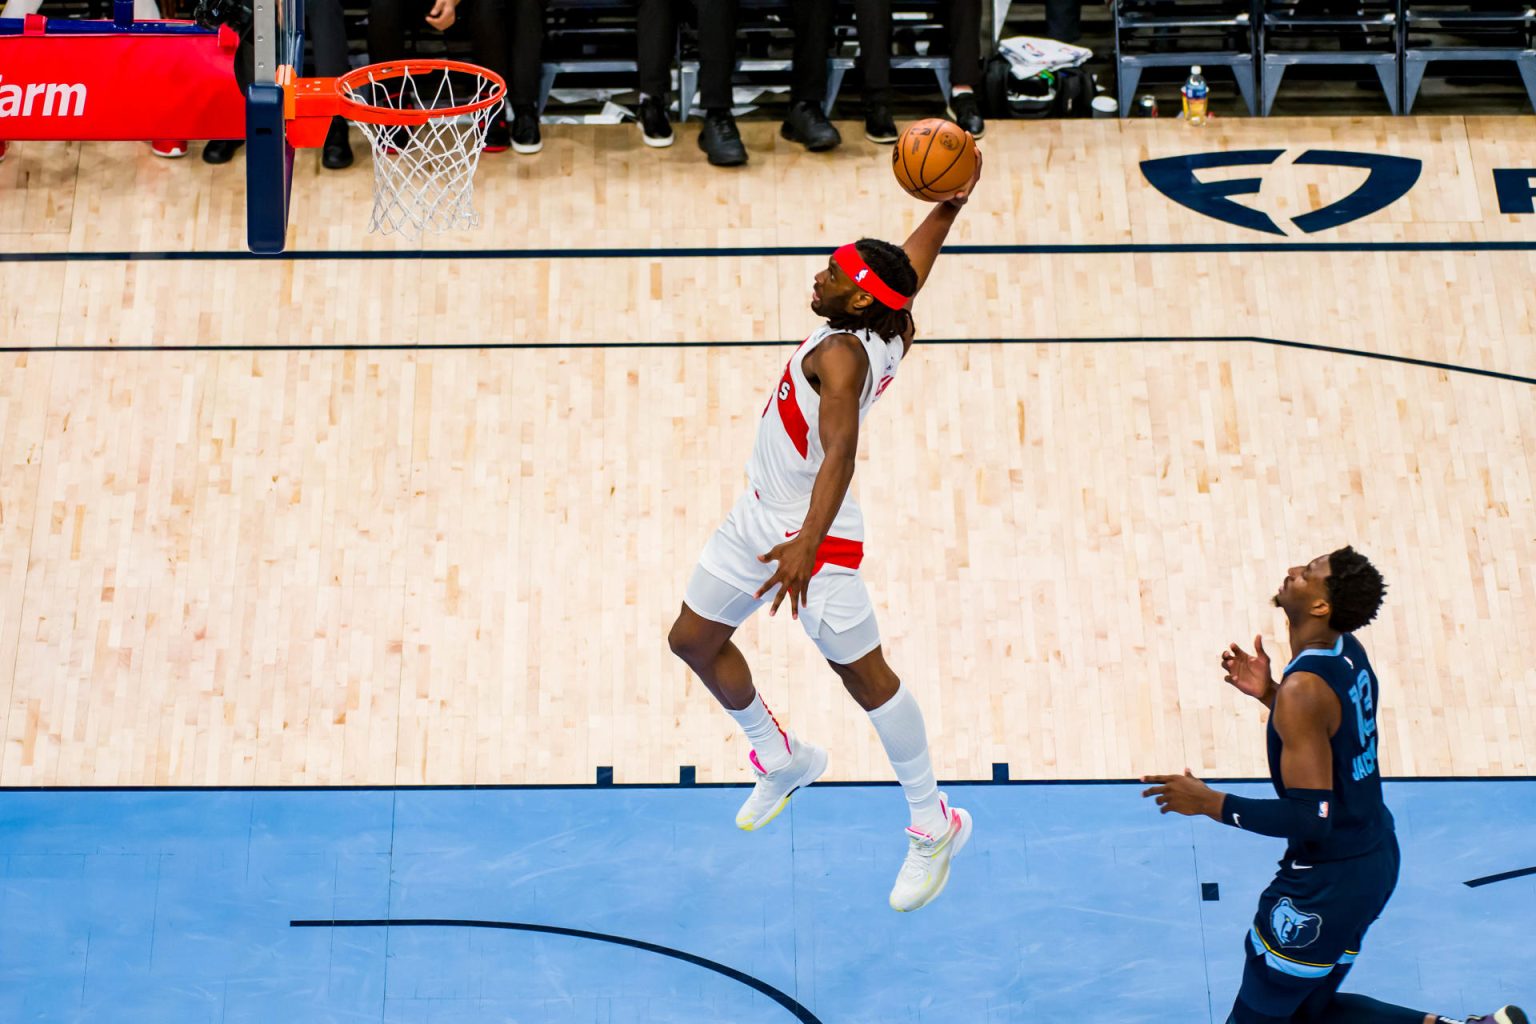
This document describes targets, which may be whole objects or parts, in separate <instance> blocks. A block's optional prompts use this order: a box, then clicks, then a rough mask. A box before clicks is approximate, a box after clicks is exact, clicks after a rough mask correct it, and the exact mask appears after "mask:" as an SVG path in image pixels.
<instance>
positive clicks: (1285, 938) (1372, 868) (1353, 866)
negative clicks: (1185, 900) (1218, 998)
mask: <svg viewBox="0 0 1536 1024" xmlns="http://www.w3.org/2000/svg"><path fill="white" fill-rule="evenodd" d="M1399 860H1400V857H1399V853H1398V848H1397V837H1396V836H1395V835H1394V834H1392V833H1388V835H1387V838H1386V840H1385V841H1384V842H1383V843H1382V844H1381V845H1380V846H1378V847H1377V848H1376V849H1374V850H1372V851H1371V852H1370V853H1366V854H1362V855H1361V856H1359V857H1351V858H1350V859H1348V860H1337V861H1324V862H1321V863H1317V864H1308V863H1306V862H1297V861H1295V860H1292V859H1290V858H1287V859H1285V860H1282V861H1281V862H1280V873H1279V874H1277V875H1276V876H1275V880H1274V881H1273V882H1271V883H1270V884H1269V888H1267V889H1265V890H1264V892H1263V894H1262V895H1260V896H1259V910H1258V913H1257V914H1255V915H1254V918H1253V925H1252V926H1251V927H1250V928H1249V929H1248V935H1247V937H1246V938H1245V939H1244V940H1243V948H1244V950H1245V951H1246V953H1247V955H1248V958H1247V962H1246V963H1245V964H1244V966H1243V984H1242V988H1241V989H1239V990H1238V995H1237V1002H1238V1003H1239V1004H1240V1005H1238V1006H1235V1007H1234V1008H1233V1014H1232V1016H1233V1019H1236V1020H1243V1019H1244V1018H1245V1017H1247V1018H1249V1019H1258V1020H1262V1019H1265V1018H1271V1019H1279V1020H1290V1019H1291V1018H1292V1017H1294V1016H1295V1015H1296V1014H1297V1011H1299V1010H1301V1009H1302V1007H1303V1004H1306V1003H1307V1001H1308V999H1309V998H1310V997H1312V996H1314V995H1316V996H1319V997H1321V998H1323V999H1324V1000H1326V999H1328V998H1331V997H1332V992H1333V991H1334V990H1336V989H1337V988H1338V983H1339V981H1340V980H1341V978H1342V975H1343V973H1344V971H1346V970H1348V968H1349V965H1350V964H1351V963H1353V962H1354V959H1355V957H1356V956H1358V955H1359V954H1360V946H1361V944H1362V943H1363V942H1364V941H1365V933H1366V930H1367V929H1368V928H1370V926H1371V923H1372V922H1373V921H1375V920H1376V918H1377V917H1379V916H1380V915H1381V911H1382V909H1383V908H1384V907H1386V905H1387V900H1388V899H1390V898H1391V896H1392V890H1393V889H1394V888H1395V887H1396V886H1397V871H1398V865H1399ZM1336 969H1338V970H1337V971H1336ZM1244 1008H1247V1009H1248V1010H1251V1011H1255V1013H1254V1014H1246V1015H1245V1014H1242V1013H1241V1012H1240V1011H1241V1010H1242V1009H1244ZM1304 1016H1305V1015H1304Z"/></svg>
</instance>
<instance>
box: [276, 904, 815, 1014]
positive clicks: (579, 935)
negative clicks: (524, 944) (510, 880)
mask: <svg viewBox="0 0 1536 1024" xmlns="http://www.w3.org/2000/svg"><path fill="white" fill-rule="evenodd" d="M288 926H289V927H290V928H494V929H500V930H503V931H515V932H534V933H536V934H540V935H562V936H565V937H567V938H572V939H588V940H591V941H593V942H607V943H610V944H612V945H615V946H628V947H630V948H631V949H639V950H643V951H645V952H647V953H655V954H657V955H658V956H665V957H670V958H672V959H673V960H681V961H682V962H683V963H685V964H692V965H693V966H695V967H702V968H704V969H705V970H706V971H713V972H715V973H716V974H719V975H721V976H723V977H726V978H730V979H731V980H732V981H735V982H738V983H740V984H742V985H745V986H747V987H748V988H750V989H752V990H753V991H754V992H759V993H761V994H762V995H765V996H767V997H768V998H769V999H772V1000H773V1001H774V1002H776V1003H778V1004H779V1005H780V1006H782V1007H784V1009H786V1010H788V1011H789V1012H790V1013H792V1014H794V1016H795V1019H796V1020H798V1021H801V1022H802V1024H821V1020H820V1018H818V1017H817V1016H816V1015H815V1014H814V1013H812V1012H811V1011H810V1010H808V1009H806V1008H805V1007H804V1006H802V1005H801V1004H800V1003H799V1002H798V1001H796V1000H795V998H794V997H793V996H791V995H789V994H788V993H786V992H781V991H780V990H778V989H776V988H774V987H773V986H772V985H770V984H768V983H767V982H766V981H761V980H759V979H757V978H754V977H752V975H750V974H745V973H743V972H741V971H738V970H736V968H734V967H727V966H726V965H725V964H722V963H720V962H718V961H715V960H710V959H707V958H706V957H702V956H695V955H694V954H692V953H685V952H684V951H682V950H680V949H673V948H672V947H670V946H658V945H657V944H656V943H654V942H644V941H642V940H640V939H629V938H625V937H624V936H622V935H607V934H605V933H603V932H589V931H584V930H582V929H580V928H559V927H556V926H554V925H548V924H526V923H523V922H520V921H470V920H458V919H454V918H432V917H407V918H397V919H393V920H391V919H388V918H374V919H370V920H352V921H289V922H288Z"/></svg>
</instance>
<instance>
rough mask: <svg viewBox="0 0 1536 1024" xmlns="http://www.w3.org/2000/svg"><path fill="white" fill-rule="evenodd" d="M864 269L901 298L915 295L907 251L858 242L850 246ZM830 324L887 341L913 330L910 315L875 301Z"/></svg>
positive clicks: (873, 241)
mask: <svg viewBox="0 0 1536 1024" xmlns="http://www.w3.org/2000/svg"><path fill="white" fill-rule="evenodd" d="M853 245H854V248H855V249H857V250H858V251H859V258H860V259H862V260H863V261H864V264H865V266H867V267H869V269H870V270H872V271H874V273H875V276H876V277H878V278H880V280H882V281H884V282H885V283H886V284H888V285H890V286H891V288H893V289H895V290H896V291H898V292H900V293H901V294H902V295H912V294H914V293H915V292H916V291H917V271H916V270H914V269H912V261H911V260H910V259H908V258H907V253H906V250H905V249H903V248H902V247H901V246H899V245H892V244H891V243H890V242H882V241H880V240H879V239H878V238H861V239H859V240H858V241H857V242H855V243H853ZM829 322H830V323H831V324H832V326H833V327H835V328H837V329H838V330H842V331H870V332H872V333H874V334H876V335H879V336H880V337H882V338H884V339H886V340H887V341H890V340H892V339H895V338H900V337H901V336H902V335H904V334H906V333H907V330H908V328H910V327H911V326H912V314H911V313H910V312H908V311H907V310H905V309H892V308H891V307H889V306H887V305H886V304H885V303H883V302H881V301H880V300H879V299H876V300H875V301H874V302H871V303H870V304H869V305H868V306H865V307H864V308H863V309H862V310H859V311H858V312H856V313H847V314H843V315H840V316H835V317H831V318H830V320H829Z"/></svg>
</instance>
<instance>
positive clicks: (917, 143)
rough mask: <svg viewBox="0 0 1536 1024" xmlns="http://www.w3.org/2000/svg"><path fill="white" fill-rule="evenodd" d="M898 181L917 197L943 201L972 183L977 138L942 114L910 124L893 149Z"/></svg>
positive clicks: (934, 201)
mask: <svg viewBox="0 0 1536 1024" xmlns="http://www.w3.org/2000/svg"><path fill="white" fill-rule="evenodd" d="M891 169H892V170H893V171H895V172H896V181H897V182H898V183H899V184H900V185H901V187H902V188H904V189H906V191H907V194H908V195H910V196H912V197H913V198H914V199H922V200H925V201H927V202H930V203H942V202H944V201H945V200H946V199H949V198H950V197H952V196H953V195H954V194H955V193H956V192H959V191H960V190H961V189H963V188H965V187H966V186H967V185H969V184H970V183H971V177H972V176H973V175H974V174H975V173H976V140H975V139H973V138H972V137H971V133H970V132H968V131H966V130H965V129H964V128H961V127H960V126H959V125H957V124H955V123H954V122H953V121H946V120H944V119H943V118H939V117H930V118H928V119H927V120H926V121H918V122H916V123H914V124H911V125H908V126H907V130H906V131H904V132H902V133H901V139H900V140H899V141H898V142H897V143H896V148H895V149H894V150H892V152H891Z"/></svg>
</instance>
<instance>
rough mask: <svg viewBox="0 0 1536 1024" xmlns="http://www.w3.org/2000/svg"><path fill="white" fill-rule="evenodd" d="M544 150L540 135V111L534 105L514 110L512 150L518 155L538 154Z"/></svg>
mask: <svg viewBox="0 0 1536 1024" xmlns="http://www.w3.org/2000/svg"><path fill="white" fill-rule="evenodd" d="M543 148H544V138H543V136H541V135H540V134H539V111H538V108H536V107H534V106H533V105H532V104H529V105H528V106H517V107H513V108H512V149H513V151H515V152H518V153H524V154H527V153H537V152H538V151H539V150H541V149H543Z"/></svg>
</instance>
